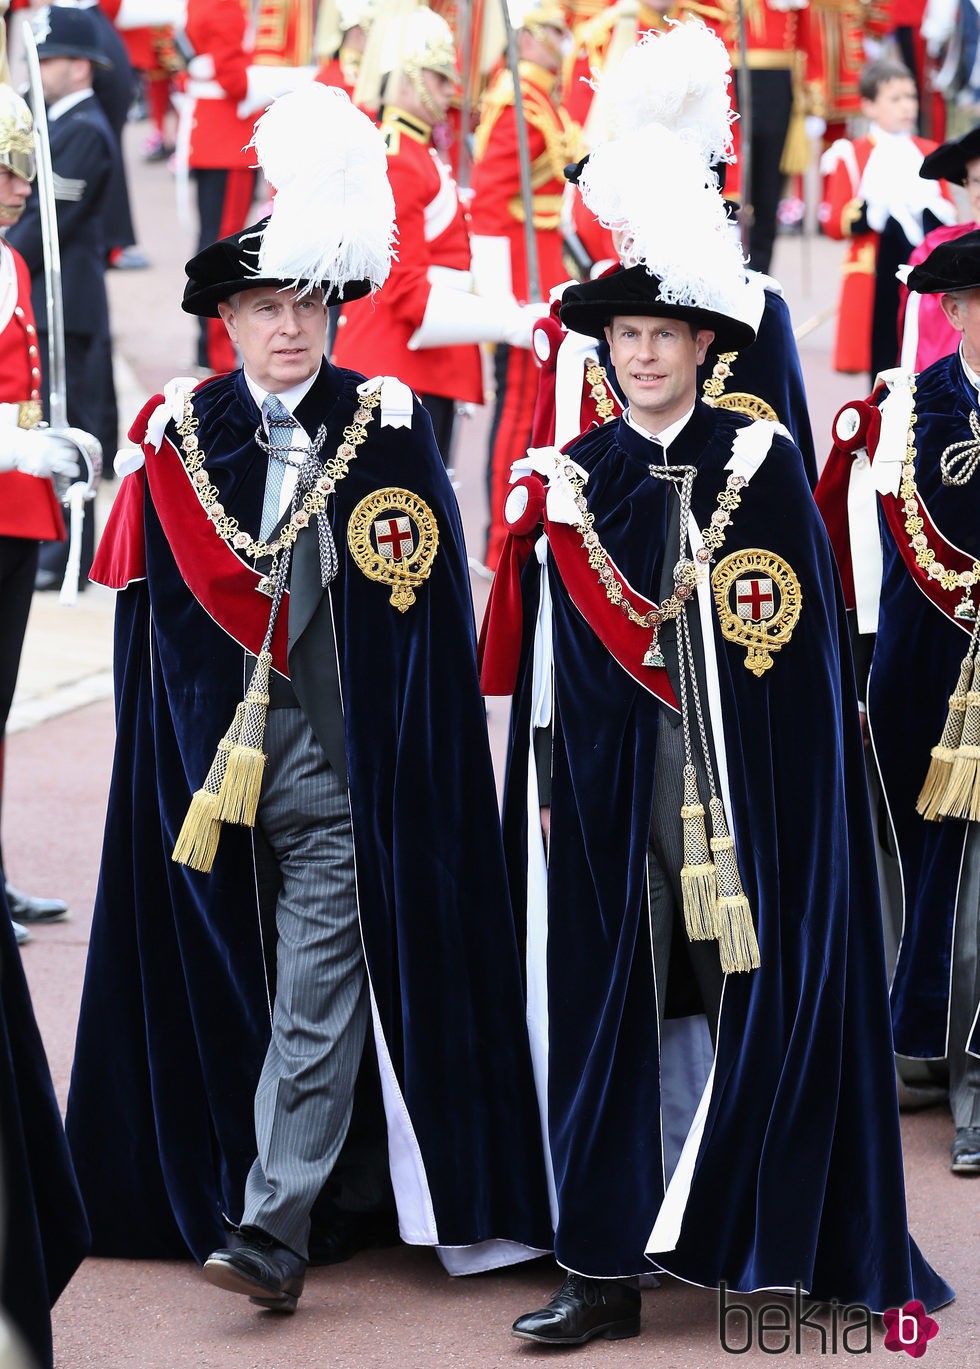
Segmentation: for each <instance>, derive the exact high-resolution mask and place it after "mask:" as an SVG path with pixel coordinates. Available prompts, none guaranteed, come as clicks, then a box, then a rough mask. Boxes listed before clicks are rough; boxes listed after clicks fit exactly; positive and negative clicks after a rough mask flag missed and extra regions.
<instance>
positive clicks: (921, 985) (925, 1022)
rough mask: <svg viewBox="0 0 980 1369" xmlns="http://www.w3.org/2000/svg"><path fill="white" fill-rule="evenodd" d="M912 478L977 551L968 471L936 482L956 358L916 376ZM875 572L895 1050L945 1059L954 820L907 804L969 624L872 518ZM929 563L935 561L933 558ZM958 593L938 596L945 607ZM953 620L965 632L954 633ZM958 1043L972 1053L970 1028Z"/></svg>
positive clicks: (965, 435)
mask: <svg viewBox="0 0 980 1369" xmlns="http://www.w3.org/2000/svg"><path fill="white" fill-rule="evenodd" d="M915 412H916V420H917V421H916V426H915V446H916V482H917V484H918V487H919V492H920V494H921V495H922V498H923V500H924V502H925V505H926V508H927V509H928V510H929V513H930V515H931V517H932V520H933V522H934V524H935V526H936V528H937V529H938V531H939V532H940V533H941V534H942V536H943V537H944V538H946V540H947V541H949V542H952V543H954V544H955V545H956V546H957V547H959V548H960V549H961V550H963V551H966V552H969V553H970V554H971V555H973V556H978V557H980V499H978V491H980V477H978V476H976V475H974V476H973V478H972V480H971V481H970V482H968V484H967V485H966V486H964V487H958V486H945V485H943V482H942V475H941V472H940V467H939V460H940V457H941V456H942V453H943V451H944V450H945V449H946V447H947V446H949V444H950V443H952V442H961V441H963V440H968V439H969V438H970V437H971V432H970V415H971V414H977V394H976V391H975V390H974V388H973V386H972V385H971V384H970V382H969V381H968V380H967V378H966V375H965V373H964V371H963V367H962V365H961V363H960V358H959V353H958V352H955V353H954V354H953V355H952V356H949V357H943V359H942V360H941V361H937V362H936V363H935V365H933V366H930V367H929V369H928V370H926V371H924V372H923V373H922V374H921V375H920V376H919V377H918V379H917V381H916V392H915ZM881 526H882V550H883V561H884V565H883V578H882V588H881V607H880V611H879V617H878V634H877V637H876V639H875V650H874V659H873V662H872V667H871V677H870V681H869V684H868V720H869V723H870V725H871V730H872V735H873V738H874V746H875V757H876V760H877V762H878V769H879V771H880V774H881V781H882V786H883V788H884V791H885V796H886V798H887V800H888V809H889V814H890V817H891V821H892V826H893V829H894V832H895V839H896V843H897V846H898V853H899V857H900V859H901V872H902V888H903V895H904V905H905V907H904V912H905V921H904V927H903V932H902V942H901V946H900V948H899V956H898V963H897V965H896V968H895V975H894V979H893V981H892V995H891V996H892V1022H893V1026H894V1031H895V1049H896V1050H897V1051H899V1052H900V1053H901V1054H902V1055H910V1056H919V1057H922V1058H935V1057H942V1056H944V1055H945V1054H946V1026H947V1010H948V1006H949V983H950V963H951V957H952V946H953V916H954V912H955V909H956V893H957V887H958V884H959V875H960V862H961V860H962V857H963V845H964V842H965V840H966V824H965V823H964V822H959V821H956V820H952V819H949V820H947V821H945V822H925V821H924V820H923V819H922V818H921V817H920V816H919V814H918V813H917V812H916V811H915V801H916V799H917V797H918V794H919V790H920V789H921V788H922V781H923V780H924V779H925V775H926V770H927V769H928V766H929V752H930V750H931V748H932V747H934V746H935V745H936V743H937V742H938V741H939V738H940V736H941V735H942V730H943V725H944V723H945V721H946V712H947V706H948V703H949V696H950V694H951V693H952V692H953V689H954V687H955V685H956V681H957V678H958V676H959V672H960V664H961V662H962V660H963V657H964V656H965V655H966V650H967V646H968V644H969V631H970V628H971V627H972V624H970V623H965V624H959V625H957V624H956V623H954V622H952V621H950V619H949V618H948V617H947V616H946V615H945V614H944V613H942V612H941V610H940V609H939V608H938V607H936V606H935V605H934V604H932V603H930V601H929V600H928V599H927V598H926V597H925V595H924V594H923V593H922V591H921V590H920V589H918V588H917V586H916V585H915V584H914V582H913V580H912V578H911V576H910V575H909V573H908V571H907V570H906V567H905V563H904V561H903V560H902V557H901V555H900V553H899V550H898V547H897V546H896V544H895V539H894V536H893V534H892V532H891V530H890V528H889V526H888V524H887V522H886V521H885V519H884V518H883V517H882V519H881ZM939 559H942V558H941V557H940V558H939ZM959 597H960V596H959V594H956V595H951V596H949V599H950V604H951V605H955V603H956V602H957V600H958V599H959ZM964 627H965V628H966V630H965V631H964ZM970 1049H971V1050H972V1051H973V1052H974V1053H976V1054H980V1030H978V1028H977V1027H976V1026H975V1027H974V1031H973V1036H972V1038H971V1042H970Z"/></svg>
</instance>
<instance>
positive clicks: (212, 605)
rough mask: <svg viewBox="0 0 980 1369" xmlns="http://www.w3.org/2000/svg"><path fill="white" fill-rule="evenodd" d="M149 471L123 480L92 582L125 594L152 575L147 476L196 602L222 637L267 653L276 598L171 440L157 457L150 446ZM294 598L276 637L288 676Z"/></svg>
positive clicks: (279, 661)
mask: <svg viewBox="0 0 980 1369" xmlns="http://www.w3.org/2000/svg"><path fill="white" fill-rule="evenodd" d="M143 450H144V453H145V455H146V465H145V467H144V468H143V471H141V472H139V473H138V474H136V475H129V476H127V477H126V478H125V480H124V481H123V484H122V488H121V489H120V492H119V496H118V498H117V499H116V503H115V505H114V506H113V510H112V514H111V516H110V520H109V523H108V525H107V527H106V532H105V536H104V537H103V539H102V544H101V545H100V547H99V554H98V555H97V557H96V559H95V564H94V565H93V567H92V575H91V578H92V579H93V580H95V581H96V582H97V583H99V584H103V585H108V586H109V587H110V588H111V589H123V588H125V586H126V585H127V584H129V583H130V582H131V581H132V580H137V579H145V577H146V552H145V546H144V541H143V499H142V496H143V479H144V475H145V479H146V481H147V482H148V483H149V486H150V493H151V495H152V496H153V507H154V508H155V509H156V512H157V515H158V517H159V519H160V523H161V525H162V526H163V530H164V533H165V535H166V538H167V541H168V542H169V544H170V549H171V551H172V552H173V556H174V560H175V561H176V563H177V569H178V571H179V572H180V575H181V578H182V579H183V581H184V583H185V584H186V585H187V588H188V589H189V590H190V592H191V593H192V594H193V596H194V598H195V599H196V600H197V602H198V603H199V604H200V605H201V607H202V608H203V609H204V611H205V613H207V614H208V616H209V617H210V618H212V619H213V620H214V621H215V622H216V623H217V624H218V626H219V627H220V628H221V629H222V631H223V632H226V633H227V634H228V635H229V637H232V638H233V639H234V640H235V641H236V642H238V643H239V644H240V645H241V646H243V647H244V648H245V649H246V650H247V651H250V652H251V653H252V654H253V655H257V654H258V652H259V651H260V650H261V648H262V642H263V641H264V639H265V634H266V630H267V628H268V626H269V610H270V608H271V606H272V601H271V600H270V599H269V597H268V595H266V594H260V593H259V592H258V591H257V589H256V586H257V585H258V583H259V580H260V579H261V578H262V577H261V575H260V574H259V573H258V571H256V570H253V569H252V567H251V566H250V565H248V564H247V563H246V562H245V561H243V560H241V559H240V558H239V557H238V556H236V554H235V553H234V552H233V551H232V550H231V548H230V547H229V546H228V544H227V543H226V542H224V541H223V540H222V539H221V538H220V537H219V536H218V534H217V533H216V532H215V530H214V524H213V523H212V522H211V520H210V519H209V518H208V516H207V514H206V513H205V511H204V506H203V505H202V504H201V501H200V500H199V499H198V497H197V492H196V491H195V489H194V486H193V485H192V484H191V481H190V478H189V477H188V475H187V472H186V470H185V469H184V465H183V462H182V461H181V459H180V454H179V452H178V451H177V449H176V447H174V445H173V443H172V442H171V441H170V439H169V437H165V438H164V440H163V444H162V446H161V448H160V450H159V452H156V451H154V450H153V448H152V447H144V449H143ZM288 603H289V600H288V596H287V597H286V599H285V600H284V602H283V606H282V608H281V609H280V612H279V617H278V619H277V620H276V628H275V632H274V634H273V638H272V663H273V665H274V666H275V668H276V670H278V671H279V673H280V674H281V675H285V676H287V677H288V675H289V670H288V667H287V663H286V651H287V646H288V640H289V627H288V624H289V610H288Z"/></svg>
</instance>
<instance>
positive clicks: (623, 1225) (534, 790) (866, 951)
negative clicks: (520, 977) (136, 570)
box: [483, 262, 952, 1345]
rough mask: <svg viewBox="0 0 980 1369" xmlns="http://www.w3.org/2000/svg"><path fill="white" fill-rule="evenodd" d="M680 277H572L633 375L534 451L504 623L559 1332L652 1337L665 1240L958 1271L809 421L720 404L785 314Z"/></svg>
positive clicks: (789, 1274)
mask: <svg viewBox="0 0 980 1369" xmlns="http://www.w3.org/2000/svg"><path fill="white" fill-rule="evenodd" d="M709 274H710V273H709ZM679 294H680V291H679V289H677V288H676V287H672V288H671V289H667V288H665V287H664V285H663V283H662V281H661V279H660V278H659V277H658V276H657V275H654V274H652V271H651V270H649V269H648V268H647V266H646V265H644V264H643V263H642V262H641V263H640V264H639V265H636V266H633V267H630V268H627V269H624V270H623V271H621V272H619V273H618V274H614V275H609V276H605V277H602V278H600V279H599V280H597V281H594V282H590V283H588V284H586V285H582V286H579V287H576V288H573V289H571V290H569V291H568V292H566V295H565V301H564V304H563V308H562V322H563V323H566V324H567V326H569V327H570V328H574V329H576V330H577V331H580V332H585V333H591V334H592V335H593V336H596V337H602V336H604V337H605V338H606V340H607V341H608V343H609V345H610V354H611V359H612V362H613V364H614V366H615V368H616V375H617V378H618V380H619V383H620V385H621V387H622V388H623V390H624V392H625V394H626V397H627V399H628V401H629V404H628V408H627V410H626V412H625V413H624V415H623V416H622V417H621V418H620V419H619V421H618V422H616V423H609V424H607V425H605V426H604V427H602V428H600V429H597V430H595V431H592V432H589V433H587V434H585V435H584V436H582V437H581V438H579V439H577V440H576V441H575V442H574V443H572V444H571V445H570V446H569V447H568V448H567V449H566V450H565V452H564V453H557V452H556V451H555V450H554V449H541V450H540V451H532V452H530V453H529V454H528V462H527V465H526V467H525V468H523V469H520V468H518V469H517V471H516V475H517V476H518V477H519V478H518V479H517V480H516V482H515V485H514V488H513V491H512V494H511V497H510V502H509V513H510V522H511V529H512V535H511V539H510V540H511V545H510V547H509V548H508V550H507V551H505V555H504V557H503V559H502V562H501V570H499V571H498V576H497V581H496V582H495V585H494V594H493V599H492V600H491V605H490V610H489V617H488V621H487V623H486V624H485V628H484V637H483V651H484V655H483V680H484V690H485V692H487V693H500V692H509V691H510V690H511V689H513V691H514V712H513V724H512V738H511V749H510V757H509V770H508V784H507V798H506V809H505V845H506V848H507V853H508V858H509V862H510V872H511V889H512V896H513V898H514V903H515V907H516V908H517V909H518V911H519V921H520V924H521V930H522V932H523V934H524V938H525V954H526V965H527V993H528V1021H529V1025H530V1033H531V1045H532V1059H533V1060H534V1064H535V1073H536V1078H537V1082H538V1089H539V1096H540V1099H541V1108H542V1114H543V1116H544V1118H545V1120H546V1142H547V1159H548V1164H549V1178H550V1192H551V1199H552V1214H553V1218H554V1221H555V1226H556V1234H555V1252H556V1257H557V1260H558V1263H559V1265H560V1266H561V1267H562V1268H563V1269H564V1270H565V1271H566V1275H567V1277H566V1279H565V1282H564V1284H563V1285H562V1288H561V1289H560V1290H559V1292H558V1293H557V1294H556V1295H555V1297H554V1298H553V1299H552V1301H551V1302H550V1303H549V1304H548V1305H547V1306H546V1307H544V1308H542V1309H540V1310H538V1311H535V1312H532V1313H529V1314H527V1315H525V1316H523V1317H521V1318H519V1319H518V1321H517V1322H516V1323H515V1325H514V1331H515V1334H517V1335H518V1336H521V1337H525V1338H528V1339H530V1340H534V1341H539V1342H542V1343H548V1344H559V1345H561V1344H580V1343H582V1342H583V1341H587V1340H589V1339H591V1338H592V1337H595V1336H603V1337H608V1338H620V1337H626V1336H630V1335H635V1334H636V1333H637V1332H638V1330H639V1325H640V1293H639V1291H638V1289H637V1288H636V1286H635V1279H636V1276H637V1275H640V1274H642V1273H643V1272H644V1271H645V1270H646V1271H649V1270H650V1269H651V1268H653V1269H660V1270H665V1271H667V1272H669V1273H671V1274H674V1275H676V1276H677V1277H679V1278H681V1279H683V1280H685V1281H686V1282H691V1283H696V1284H701V1285H703V1286H706V1287H717V1286H718V1285H719V1284H721V1283H722V1282H724V1283H726V1284H727V1285H728V1287H729V1288H730V1289H739V1290H742V1291H750V1290H756V1289H764V1288H772V1289H792V1288H794V1286H799V1287H800V1288H801V1289H802V1291H803V1293H804V1294H809V1295H810V1296H812V1297H813V1298H816V1299H827V1300H829V1299H831V1298H837V1299H839V1300H840V1301H841V1302H845V1303H847V1302H849V1303H863V1304H864V1305H866V1306H867V1307H870V1308H871V1309H872V1310H875V1311H881V1310H883V1309H885V1308H887V1307H889V1306H895V1305H901V1304H903V1303H904V1302H905V1301H906V1300H907V1299H909V1298H913V1297H915V1298H921V1300H922V1301H923V1302H924V1303H925V1304H926V1306H929V1307H934V1306H936V1305H938V1304H940V1303H943V1302H945V1301H946V1300H947V1299H948V1298H950V1297H951V1296H952V1293H951V1290H950V1289H949V1287H948V1286H947V1285H946V1284H945V1282H944V1281H943V1280H942V1279H941V1278H940V1277H939V1276H938V1275H936V1274H935V1273H934V1271H933V1270H932V1269H931V1268H930V1267H929V1266H928V1264H926V1262H925V1261H924V1260H923V1258H922V1256H921V1255H920V1253H919V1251H918V1250H917V1248H916V1246H915V1244H914V1243H913V1242H912V1240H911V1239H910V1237H909V1235H908V1230H907V1224H906V1216H905V1200H904V1187H903V1174H902V1156H901V1140H900V1133H899V1123H898V1109H897V1102H896V1097H895V1087H894V1071H893V1069H892V1054H891V1052H892V1047H891V1032H890V1025H889V1019H888V1004H887V992H886V984H885V973H884V961H883V953H882V939H881V926H880V915H879V911H878V901H877V892H876V886H875V869H874V864H873V859H872V854H871V838H870V830H869V818H868V806H867V798H866V794H865V787H864V776H863V761H862V751H861V741H860V732H859V728H858V722H857V712H856V706H855V702H854V686H853V678H852V673H851V667H850V660H849V655H848V649H847V642H846V635H845V632H844V625H843V613H842V611H841V608H840V604H839V594H838V589H837V583H836V578H835V574H834V568H833V562H832V557H831V553H830V548H829V545H828V541H827V537H826V534H825V531H824V528H823V526H822V524H821V521H820V518H819V515H818V514H817V511H816V508H815V506H814V504H813V500H812V497H811V494H810V490H809V487H808V483H807V479H806V475H805V471H804V466H803V463H802V461H801V458H800V453H799V451H798V449H796V448H795V447H794V446H793V444H792V443H791V442H790V441H789V440H788V438H787V436H786V435H785V431H784V430H783V429H781V428H779V427H778V426H777V425H774V424H771V423H765V422H754V423H750V422H749V421H747V420H746V418H744V417H742V416H739V415H736V414H733V413H729V412H724V411H721V410H718V409H712V408H709V407H708V406H706V405H705V404H703V403H700V402H698V401H697V390H696V368H697V365H698V363H699V362H700V361H701V360H702V358H703V356H704V353H705V350H706V349H707V347H708V346H709V345H711V344H712V342H713V343H714V345H715V346H716V347H718V349H719V350H729V349H733V348H737V347H738V346H741V345H744V344H745V343H746V342H748V341H750V340H751V337H750V336H746V333H747V332H749V333H750V330H747V328H746V326H745V325H744V324H739V323H737V322H736V319H735V318H734V317H733V316H732V313H733V311H732V310H731V304H730V301H731V299H732V295H731V293H730V292H729V293H728V296H727V299H728V302H727V303H726V302H725V298H724V295H719V296H713V295H712V294H711V293H710V282H709V284H708V285H707V286H706V287H705V289H703V290H702V291H701V295H700V297H698V296H695V298H694V299H693V300H692V298H691V296H690V295H688V297H687V299H686V300H685V302H683V303H679V302H678V296H679ZM681 298H683V296H681ZM542 521H543V529H544V534H545V535H544V537H540V536H539V534H540V532H541V526H542ZM532 550H533V551H534V552H536V556H530V553H531V551H532ZM529 556H530V559H529V560H528V561H527V565H526V569H525V571H524V574H523V587H522V590H523V604H522V602H521V592H522V591H521V589H520V588H518V587H517V584H516V581H517V573H518V569H519V566H520V563H521V560H522V558H523V559H527V558H528V557H529ZM515 620H516V621H515ZM522 624H523V627H522ZM515 627H516V632H515ZM518 654H519V660H518ZM515 676H516V687H515V684H514V681H515ZM695 684H696V688H695ZM695 782H696V787H695ZM709 795H712V802H711V803H710V804H709V802H708V800H709ZM709 808H710V811H711V815H712V819H713V831H712V840H711V852H712V854H713V856H714V861H715V864H714V868H712V854H709V852H708V848H707V844H706V842H705V832H704V829H703V827H702V826H701V824H703V822H704V818H703V812H704V810H705V809H709ZM699 828H700V835H699ZM729 832H730V834H731V838H734V848H733V847H732V842H731V838H730V837H729V835H728V834H729ZM681 867H683V868H681ZM701 878H706V881H707V888H708V892H707V894H706V896H705V897H706V898H707V900H708V904H709V906H708V908H707V910H706V909H705V907H704V904H703V903H702V902H701V901H700V897H699V894H698V888H699V884H698V881H699V879H701ZM701 887H702V888H703V887H704V886H701ZM746 900H747V901H746ZM748 912H750V914H751V923H750V924H748V923H747V922H746V921H745V917H746V914H747V913H748ZM688 928H690V935H689V934H688ZM714 936H717V937H718V938H719V940H718V941H717V942H716V941H715V940H712V939H711V938H712V937H714ZM695 937H696V938H697V939H693V938H695ZM705 937H707V938H708V939H704V938H705ZM754 938H757V950H758V954H757V955H756V954H754V953H753V951H754V946H753V940H754ZM719 950H721V952H722V957H721V962H720V959H719ZM723 968H724V971H726V972H723Z"/></svg>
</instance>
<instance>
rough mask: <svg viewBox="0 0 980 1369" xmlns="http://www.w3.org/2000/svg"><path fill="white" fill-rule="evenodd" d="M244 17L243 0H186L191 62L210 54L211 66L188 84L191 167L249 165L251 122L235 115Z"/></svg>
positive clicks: (240, 93) (243, 80)
mask: <svg viewBox="0 0 980 1369" xmlns="http://www.w3.org/2000/svg"><path fill="white" fill-rule="evenodd" d="M247 16H248V5H247V3H246V0H188V3H187V22H186V26H185V27H186V33H187V39H188V42H189V43H190V44H191V46H192V47H193V49H194V51H195V53H196V54H197V58H196V59H195V60H198V59H205V58H207V57H210V59H211V63H212V64H213V67H214V73H213V75H212V76H203V75H200V76H197V75H194V74H191V75H190V76H189V79H188V82H187V95H188V97H189V98H190V99H191V100H193V102H194V103H193V110H192V113H191V125H190V145H189V148H188V165H189V166H191V167H195V168H202V169H209V168H223V169H236V168H241V170H243V171H244V170H246V169H248V168H250V167H252V166H253V165H254V162H255V158H254V156H253V154H252V153H251V152H246V150H245V149H246V147H247V145H248V143H249V142H250V141H251V138H252V125H253V120H252V119H250V118H249V119H240V118H239V117H238V112H237V111H238V104H239V102H240V101H242V100H244V98H245V95H246V93H247V91H248V66H249V60H250V59H249V53H248V52H247V51H246V47H245V36H246V22H247ZM206 65H207V64H206V62H203V61H202V66H201V68H199V69H200V70H201V71H203V70H204V69H205V67H206ZM192 73H193V64H192ZM238 227H239V228H242V227H244V224H239V225H238ZM235 231H236V229H235V228H229V230H228V232H229V233H234V232H235Z"/></svg>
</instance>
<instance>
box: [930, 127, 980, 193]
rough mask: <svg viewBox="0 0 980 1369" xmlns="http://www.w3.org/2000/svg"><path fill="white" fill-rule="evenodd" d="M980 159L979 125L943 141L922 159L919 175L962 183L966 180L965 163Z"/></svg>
mask: <svg viewBox="0 0 980 1369" xmlns="http://www.w3.org/2000/svg"><path fill="white" fill-rule="evenodd" d="M978 159H980V125H978V126H977V127H976V128H971V129H970V132H969V133H964V134H963V137H962V138H957V139H956V140H955V141H954V142H950V143H943V145H942V147H937V148H936V149H935V151H933V152H930V153H928V154H927V155H926V156H925V157H923V159H922V165H921V166H920V167H919V175H920V176H921V177H922V179H923V180H926V181H952V182H953V184H954V185H962V184H963V182H964V181H965V180H966V164H967V162H974V161H977V160H978Z"/></svg>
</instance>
